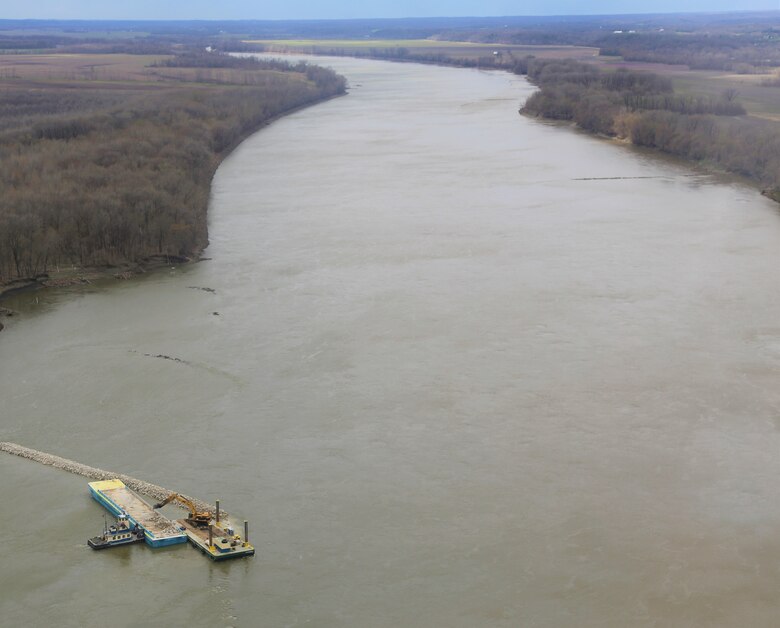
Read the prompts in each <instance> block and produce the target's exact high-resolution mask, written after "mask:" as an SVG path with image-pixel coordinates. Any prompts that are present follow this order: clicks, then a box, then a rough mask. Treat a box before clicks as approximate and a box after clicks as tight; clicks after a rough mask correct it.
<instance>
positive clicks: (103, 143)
mask: <svg viewBox="0 0 780 628" xmlns="http://www.w3.org/2000/svg"><path fill="white" fill-rule="evenodd" d="M209 59H213V57H209ZM182 62H183V63H189V60H187V59H184V60H183V61H182ZM218 62H219V63H223V62H224V59H220V61H218ZM227 63H228V64H230V63H233V62H231V61H227ZM235 63H236V65H238V66H239V67H244V65H246V63H247V62H246V61H244V60H236V62H235ZM253 67H254V66H253ZM274 70H275V71H274V72H268V73H267V75H268V76H267V77H266V81H265V83H264V84H263V86H261V87H257V86H251V87H244V86H239V85H228V86H225V85H220V86H219V87H213V86H194V85H189V86H175V87H171V86H165V87H163V88H155V89H149V90H146V91H144V90H143V89H141V88H140V87H133V85H132V82H130V83H128V84H125V85H124V86H123V89H122V90H121V91H120V90H117V91H110V92H99V91H97V92H93V91H92V90H61V89H59V90H58V89H48V90H36V91H30V90H22V89H14V88H5V89H0V284H2V283H4V282H8V281H9V280H12V279H15V278H23V277H25V278H26V277H34V276H36V275H39V274H41V273H45V272H46V271H47V270H49V269H51V268H53V267H56V266H58V265H78V266H104V265H114V264H120V263H126V262H137V261H140V260H143V259H144V258H146V257H149V256H157V255H170V256H175V257H180V256H191V255H193V254H196V253H197V252H199V251H200V250H201V249H202V248H203V247H204V246H205V245H206V244H207V241H208V239H207V238H208V235H207V230H206V208H207V204H208V199H209V190H210V184H211V179H212V176H213V174H214V171H215V169H216V167H217V165H218V163H219V161H220V159H221V158H222V157H223V156H224V155H225V154H226V153H227V152H228V151H230V150H231V149H232V148H233V147H234V146H235V145H236V144H237V143H238V142H239V141H241V140H242V139H243V138H245V137H246V136H247V135H248V134H250V133H252V132H253V131H254V130H256V129H258V128H259V127H260V126H261V125H262V124H263V123H265V122H267V121H268V120H270V119H271V118H273V117H274V116H277V115H280V114H282V113H284V112H286V111H289V110H291V109H293V108H296V107H300V106H303V105H306V104H309V103H313V102H316V101H319V100H322V99H324V98H327V97H330V96H333V95H336V94H340V93H343V92H344V90H345V81H344V79H343V78H342V77H340V76H338V75H337V74H335V73H334V72H332V71H331V70H325V69H323V68H318V67H317V68H315V67H314V66H309V65H307V64H297V65H288V64H280V63H278V62H277V63H275V64H274Z"/></svg>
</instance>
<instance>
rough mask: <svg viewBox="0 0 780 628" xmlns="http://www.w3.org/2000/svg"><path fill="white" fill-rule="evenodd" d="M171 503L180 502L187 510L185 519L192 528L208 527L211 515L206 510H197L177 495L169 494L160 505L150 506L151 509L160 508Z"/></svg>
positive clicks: (192, 504) (188, 501)
mask: <svg viewBox="0 0 780 628" xmlns="http://www.w3.org/2000/svg"><path fill="white" fill-rule="evenodd" d="M172 501H177V502H180V503H181V504H182V505H184V506H186V507H187V508H188V509H189V511H190V516H189V517H187V521H189V522H190V523H191V524H192V525H193V526H196V527H204V528H205V527H206V526H208V525H209V523H211V513H210V512H209V511H208V510H204V511H200V510H198V509H197V507H196V506H195V504H194V503H192V502H191V501H190V500H189V499H187V498H186V497H183V496H181V495H179V494H178V493H171V494H170V495H168V497H166V498H165V499H164V500H162V501H161V502H160V503H158V504H155V505H154V506H152V508H162V507H163V506H165V505H166V504H170V503H171V502H172Z"/></svg>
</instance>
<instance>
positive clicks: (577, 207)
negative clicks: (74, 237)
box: [0, 59, 780, 628]
mask: <svg viewBox="0 0 780 628" xmlns="http://www.w3.org/2000/svg"><path fill="white" fill-rule="evenodd" d="M327 63H328V64H329V65H332V66H333V67H334V68H335V69H336V70H337V71H339V72H341V73H343V74H345V75H346V76H347V77H348V78H349V81H350V84H351V86H352V87H351V91H350V94H349V95H348V96H346V97H344V98H339V99H336V100H332V101H329V102H327V103H324V104H321V105H318V106H316V107H312V108H309V109H306V110H303V111H299V112H296V113H294V114H293V115H290V116H288V117H286V118H284V119H282V120H279V121H277V122H275V123H274V124H272V125H271V126H270V127H268V128H266V129H264V130H262V131H261V132H259V133H257V134H255V135H254V136H252V137H251V138H249V139H248V140H247V141H245V142H244V143H243V144H242V145H241V146H239V147H238V149H237V150H236V151H235V152H234V153H233V154H232V155H231V156H230V157H229V158H228V159H226V160H225V161H224V162H223V164H222V165H221V167H220V168H219V170H218V172H217V174H216V177H215V180H214V184H213V195H212V200H211V206H210V210H209V211H210V239H211V244H210V247H209V249H208V250H207V251H206V254H205V255H206V257H208V258H210V259H209V260H207V261H202V262H200V263H197V264H194V265H191V266H187V267H181V268H171V269H169V270H163V271H161V272H156V273H151V274H149V275H148V276H146V277H144V278H143V279H139V280H133V281H126V282H115V283H112V284H110V285H97V286H87V287H86V288H85V289H84V290H82V291H81V292H77V291H74V290H70V291H60V292H58V291H50V292H45V293H36V294H32V293H25V294H23V295H21V296H18V297H17V298H16V299H15V300H14V302H13V303H11V304H10V305H11V307H15V308H17V309H20V310H22V313H21V316H20V317H17V318H15V319H11V321H10V324H9V325H8V326H7V328H6V329H5V330H4V331H3V332H2V334H0V358H1V359H0V399H1V400H2V414H1V418H0V440H9V441H14V442H18V443H20V444H23V445H26V446H29V447H34V448H36V449H41V450H44V451H49V452H52V453H55V454H58V455H61V456H64V457H66V458H71V459H74V460H78V461H79V462H82V463H85V464H89V465H93V466H97V467H102V468H107V469H112V470H116V471H118V472H123V473H127V474H129V475H132V476H135V477H139V478H142V479H144V480H147V481H150V482H154V483H157V484H160V485H163V486H166V487H169V488H172V489H175V490H179V491H181V492H183V493H186V494H190V495H195V496H197V497H200V498H202V499H205V500H213V499H220V500H221V502H222V505H223V507H224V508H225V509H227V510H228V511H230V512H231V513H233V514H234V515H236V516H237V517H238V518H239V520H240V519H243V518H246V519H248V520H249V522H250V540H252V541H253V542H254V544H255V545H256V547H257V551H258V553H257V556H256V557H255V558H253V559H247V560H244V561H239V562H235V563H232V564H230V563H228V564H212V563H210V562H209V561H208V560H207V559H206V558H205V557H204V556H202V555H200V554H199V553H198V552H196V551H195V550H194V549H192V548H185V547H178V548H172V549H170V550H163V551H153V550H151V549H149V548H147V547H143V546H134V547H130V548H121V549H118V550H111V551H108V552H100V553H96V552H92V551H90V550H89V549H88V548H87V547H86V545H85V541H86V539H87V538H88V537H89V536H93V535H94V534H97V533H98V532H99V531H100V529H101V527H102V524H103V522H102V510H101V509H100V508H99V506H98V505H97V504H95V503H94V502H92V501H91V500H90V498H89V496H88V492H87V487H86V480H85V479H84V478H80V477H77V476H73V475H70V474H67V473H63V472H60V471H57V470H53V469H51V468H47V467H43V466H40V465H37V464H35V463H32V462H29V461H26V460H23V459H19V458H15V457H12V456H7V455H3V456H0V475H1V477H2V482H0V502H1V503H2V504H3V507H2V513H3V517H2V521H0V529H2V530H3V543H2V544H1V545H0V563H1V564H2V566H3V568H2V570H0V616H2V618H3V622H2V623H3V624H4V625H7V626H49V625H58V626H90V627H91V626H105V625H112V626H115V627H122V626H151V625H160V626H174V625H177V626H182V625H190V626H273V627H281V626H317V627H318V628H322V627H333V628H336V627H366V626H371V627H378V628H381V627H388V628H390V627H397V626H419V627H431V626H437V627H438V626H441V627H447V628H456V627H464V628H466V627H468V628H471V627H474V626H507V627H509V626H524V627H525V626H539V627H561V626H578V627H591V626H592V627H596V626H599V627H601V626H615V627H624V626H665V627H666V626H704V625H706V626H734V625H750V626H774V625H776V623H777V617H778V616H780V601H778V598H777V590H778V589H780V499H779V498H780V481H779V480H778V478H780V455H778V451H780V431H779V430H778V428H779V427H780V388H779V387H778V385H777V382H778V375H779V374H780V291H778V289H777V278H776V272H777V270H778V269H780V217H779V216H778V212H777V206H776V205H775V204H773V203H771V202H770V201H768V200H766V199H764V198H762V197H761V196H760V195H759V194H758V193H757V192H756V191H755V190H754V189H751V188H750V187H747V186H744V185H743V184H741V183H740V182H738V181H735V180H733V179H729V178H724V177H715V176H711V175H707V174H704V173H701V172H698V171H696V170H693V169H691V168H689V167H687V166H685V165H683V164H680V163H679V162H676V161H673V160H667V159H664V158H660V157H657V156H654V155H650V154H648V153H644V152H641V151H637V150H635V149H632V148H631V147H628V146H622V145H618V144H616V143H612V142H608V141H605V140H601V139H596V138H592V137H589V136H586V135H584V134H581V133H578V132H576V131H574V130H573V129H571V128H568V127H562V126H557V125H551V124H546V123H543V122H539V121H535V120H530V119H526V118H524V117H522V116H519V115H518V114H517V109H518V106H519V103H520V102H521V101H522V100H523V99H524V98H525V97H527V96H528V95H529V94H530V93H531V92H532V90H533V88H532V87H531V86H530V85H528V84H527V83H526V82H525V80H524V79H522V78H520V77H515V76H511V75H508V74H505V73H498V72H480V71H476V70H465V69H454V68H440V67H430V66H422V65H414V64H393V63H385V62H378V61H367V60H355V59H329V60H327ZM199 288H211V289H213V290H214V292H209V291H206V290H202V289H199ZM161 355H165V356H170V357H173V358H178V360H180V361H175V360H167V359H162V358H159V357H155V356H161Z"/></svg>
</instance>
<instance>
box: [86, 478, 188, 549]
mask: <svg viewBox="0 0 780 628" xmlns="http://www.w3.org/2000/svg"><path fill="white" fill-rule="evenodd" d="M89 492H90V494H91V495H92V498H93V499H94V500H95V501H96V502H98V503H99V504H100V505H101V506H103V507H104V508H105V509H106V510H108V511H109V512H110V513H111V514H113V515H115V516H117V517H118V516H120V515H127V520H128V521H129V522H130V523H131V524H132V525H134V526H138V527H139V528H140V529H141V530H143V532H144V539H145V540H146V544H147V545H149V546H151V547H165V546H168V545H178V544H179V543H186V542H187V535H186V534H185V533H184V532H183V531H182V530H181V529H180V527H179V526H177V525H176V524H175V523H174V522H173V521H171V520H170V519H168V518H166V517H164V516H163V515H161V514H160V513H159V512H157V511H156V510H154V509H152V507H151V506H150V505H149V504H147V503H146V502H145V501H144V500H142V499H141V498H140V497H138V496H137V495H136V494H135V493H133V492H132V491H131V490H130V489H129V488H127V487H126V486H125V484H124V482H122V481H121V480H116V479H114V480H101V481H99V482H90V483H89Z"/></svg>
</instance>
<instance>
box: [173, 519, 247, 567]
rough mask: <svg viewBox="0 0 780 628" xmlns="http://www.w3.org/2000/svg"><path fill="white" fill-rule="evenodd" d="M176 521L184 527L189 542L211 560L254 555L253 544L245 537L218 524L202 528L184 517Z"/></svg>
mask: <svg viewBox="0 0 780 628" xmlns="http://www.w3.org/2000/svg"><path fill="white" fill-rule="evenodd" d="M177 523H179V524H180V525H181V527H182V528H184V533H185V534H186V535H187V536H188V537H189V539H190V543H192V544H193V545H194V546H195V547H197V548H198V549H199V550H200V551H201V552H203V553H204V554H205V555H206V556H208V557H209V558H210V559H211V560H229V559H231V558H243V557H244V556H254V555H255V548H254V546H253V545H252V544H250V543H249V541H248V540H246V538H244V539H243V540H242V539H241V537H239V536H237V535H235V534H231V533H230V532H228V531H227V530H226V529H224V528H222V527H220V526H218V525H212V526H209V527H206V528H202V527H197V526H194V525H192V523H190V522H189V521H187V520H186V519H179V520H178V521H177ZM209 541H211V543H209Z"/></svg>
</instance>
